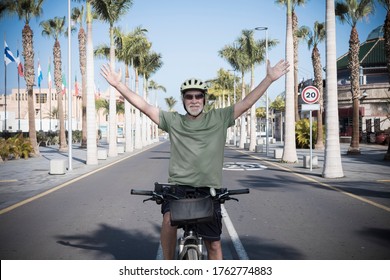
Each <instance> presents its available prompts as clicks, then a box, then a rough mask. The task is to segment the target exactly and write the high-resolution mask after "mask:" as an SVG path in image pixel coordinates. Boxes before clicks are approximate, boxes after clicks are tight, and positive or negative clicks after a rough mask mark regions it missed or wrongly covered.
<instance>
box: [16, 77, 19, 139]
mask: <svg viewBox="0 0 390 280" xmlns="http://www.w3.org/2000/svg"><path fill="white" fill-rule="evenodd" d="M16 75H18V131H19V132H20V77H19V72H18V70H16Z"/></svg>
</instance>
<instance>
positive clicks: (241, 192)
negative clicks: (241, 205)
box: [228, 189, 249, 195]
mask: <svg viewBox="0 0 390 280" xmlns="http://www.w3.org/2000/svg"><path fill="white" fill-rule="evenodd" d="M228 192H229V195H236V194H246V193H249V189H238V190H229V191H228Z"/></svg>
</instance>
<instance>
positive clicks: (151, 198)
mask: <svg viewBox="0 0 390 280" xmlns="http://www.w3.org/2000/svg"><path fill="white" fill-rule="evenodd" d="M149 200H154V199H153V197H150V198H147V199H144V200H143V203H145V202H146V201H149Z"/></svg>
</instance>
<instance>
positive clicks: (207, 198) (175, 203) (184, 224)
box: [131, 182, 249, 260]
mask: <svg viewBox="0 0 390 280" xmlns="http://www.w3.org/2000/svg"><path fill="white" fill-rule="evenodd" d="M247 193H249V189H237V190H228V189H226V188H222V189H219V190H215V189H214V188H194V187H190V186H178V185H176V184H168V183H167V184H162V183H157V182H156V183H155V184H154V191H150V190H134V189H132V190H131V194H132V195H145V196H150V198H147V199H144V200H143V202H146V201H155V202H156V203H157V204H162V203H164V202H166V201H169V203H170V212H171V225H172V226H177V227H178V228H182V229H183V234H182V236H181V237H179V238H178V243H177V244H178V246H177V259H178V260H203V259H206V258H207V255H206V250H204V242H203V239H202V237H201V236H199V235H198V232H197V225H198V224H200V223H206V222H210V221H212V220H213V219H214V208H213V207H214V202H219V203H221V204H223V203H225V201H227V200H235V201H238V199H237V198H234V197H231V195H239V194H247Z"/></svg>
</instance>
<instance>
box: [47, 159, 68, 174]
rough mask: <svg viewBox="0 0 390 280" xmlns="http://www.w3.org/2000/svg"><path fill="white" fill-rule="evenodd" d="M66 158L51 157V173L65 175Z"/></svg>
mask: <svg viewBox="0 0 390 280" xmlns="http://www.w3.org/2000/svg"><path fill="white" fill-rule="evenodd" d="M65 164H66V160H65V159H51V160H50V171H49V173H50V175H63V174H65V171H66V167H65Z"/></svg>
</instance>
